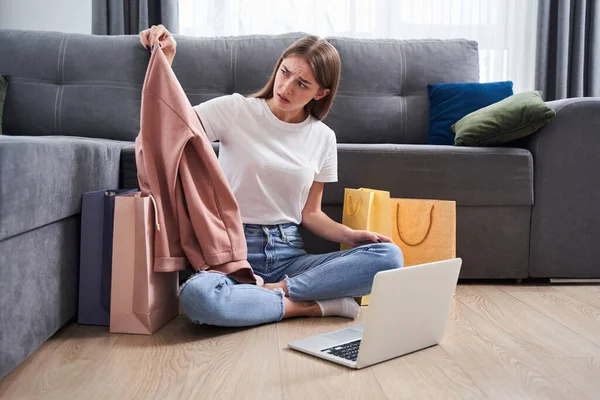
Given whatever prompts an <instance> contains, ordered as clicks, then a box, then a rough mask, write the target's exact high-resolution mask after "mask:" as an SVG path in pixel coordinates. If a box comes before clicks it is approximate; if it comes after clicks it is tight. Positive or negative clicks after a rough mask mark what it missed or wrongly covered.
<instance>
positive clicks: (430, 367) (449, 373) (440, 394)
mask: <svg viewBox="0 0 600 400" xmlns="http://www.w3.org/2000/svg"><path fill="white" fill-rule="evenodd" d="M372 368H373V373H374V374H375V376H376V377H377V380H378V381H379V383H380V385H381V388H382V389H383V391H384V393H385V394H386V396H387V398H388V399H407V400H409V399H410V400H413V399H414V400H418V399H448V400H451V399H457V400H468V399H474V400H483V399H486V398H487V397H486V396H485V395H484V394H483V392H482V391H481V390H480V389H479V388H478V387H477V386H476V385H475V383H474V382H473V381H472V380H471V378H469V377H468V376H467V374H466V373H465V372H464V371H463V370H462V369H461V368H460V367H459V366H458V365H457V364H456V363H455V362H454V361H453V360H452V359H451V358H450V356H449V355H448V354H447V353H446V352H445V351H444V350H443V349H442V348H441V347H440V346H433V347H430V348H428V349H425V350H423V351H419V352H416V353H411V354H408V355H406V356H404V357H399V358H396V359H394V360H391V361H389V362H388V363H382V364H378V365H375V366H373V367H372Z"/></svg>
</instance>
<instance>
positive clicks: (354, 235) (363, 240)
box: [344, 230, 393, 247]
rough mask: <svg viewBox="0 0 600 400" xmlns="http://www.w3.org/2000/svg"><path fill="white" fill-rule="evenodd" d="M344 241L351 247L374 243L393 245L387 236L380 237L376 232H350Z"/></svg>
mask: <svg viewBox="0 0 600 400" xmlns="http://www.w3.org/2000/svg"><path fill="white" fill-rule="evenodd" d="M344 239H345V242H346V244H347V245H349V246H352V247H357V246H362V245H363V244H369V243H376V242H384V243H393V241H392V239H390V238H389V237H387V236H384V235H381V234H379V233H377V232H371V231H361V230H350V232H349V233H348V235H347V236H346V237H345V238H344Z"/></svg>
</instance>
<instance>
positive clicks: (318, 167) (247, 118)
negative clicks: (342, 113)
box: [194, 93, 337, 225]
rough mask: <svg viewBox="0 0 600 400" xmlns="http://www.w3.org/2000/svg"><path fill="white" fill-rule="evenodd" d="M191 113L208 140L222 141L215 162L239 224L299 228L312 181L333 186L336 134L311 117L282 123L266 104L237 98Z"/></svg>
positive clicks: (217, 100) (221, 99)
mask: <svg viewBox="0 0 600 400" xmlns="http://www.w3.org/2000/svg"><path fill="white" fill-rule="evenodd" d="M194 109H195V110H196V112H197V113H198V115H199V116H200V119H201V120H202V124H203V125H204V128H205V130H206V134H207V136H208V138H209V140H210V141H215V140H220V142H221V143H220V148H219V162H220V164H221V167H222V168H223V171H224V172H225V176H226V177H227V180H228V182H229V185H230V187H231V189H232V190H233V194H234V196H235V199H236V200H237V202H238V205H239V207H240V213H241V216H242V222H243V223H245V224H263V225H274V224H283V223H288V222H293V223H295V224H300V223H301V222H302V210H303V209H304V205H305V204H306V199H307V198H308V192H309V190H310V187H311V185H312V183H313V181H319V182H336V181H337V147H336V138H335V133H334V132H333V131H332V130H331V129H330V128H329V127H328V126H327V125H325V124H324V123H323V122H321V121H319V120H318V119H316V118H314V117H313V116H312V115H310V116H308V118H306V119H305V120H304V121H303V122H300V123H297V124H292V123H287V122H283V121H281V120H280V119H279V118H277V117H276V116H275V114H273V112H272V111H271V109H270V108H269V106H268V105H267V102H266V101H265V100H264V99H257V98H246V97H244V96H242V95H241V94H238V93H235V94H233V95H229V96H222V97H217V98H215V99H211V100H209V101H206V102H204V103H202V104H199V105H197V106H195V107H194Z"/></svg>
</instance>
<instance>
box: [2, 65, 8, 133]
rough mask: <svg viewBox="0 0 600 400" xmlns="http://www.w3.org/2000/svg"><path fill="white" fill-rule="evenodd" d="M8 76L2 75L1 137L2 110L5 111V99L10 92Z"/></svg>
mask: <svg viewBox="0 0 600 400" xmlns="http://www.w3.org/2000/svg"><path fill="white" fill-rule="evenodd" d="M8 79H9V78H8V75H0V135H2V110H4V99H5V98H6V91H7V90H8Z"/></svg>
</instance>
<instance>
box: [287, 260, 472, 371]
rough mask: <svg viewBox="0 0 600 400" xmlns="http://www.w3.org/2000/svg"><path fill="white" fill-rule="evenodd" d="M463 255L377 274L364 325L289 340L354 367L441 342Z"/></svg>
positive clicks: (316, 353) (371, 363) (307, 351)
mask: <svg viewBox="0 0 600 400" xmlns="http://www.w3.org/2000/svg"><path fill="white" fill-rule="evenodd" d="M461 265H462V259H460V258H454V259H450V260H444V261H437V262H433V263H428V264H421V265H415V266H412V267H407V268H401V269H396V270H389V271H381V272H378V273H377V274H376V275H375V279H374V281H373V287H372V290H371V296H370V299H369V316H368V318H367V321H366V323H365V324H364V325H356V326H354V327H350V328H346V329H341V330H338V331H334V332H331V333H326V334H323V335H317V336H311V337H309V338H306V339H302V340H298V341H295V342H292V343H289V344H288V346H289V347H291V348H292V349H295V350H299V351H302V352H304V353H308V354H311V355H314V356H317V357H320V358H324V359H326V360H329V361H333V362H336V363H338V364H342V365H345V366H347V367H350V368H357V369H358V368H364V367H368V366H370V365H373V364H377V363H379V362H382V361H387V360H390V359H392V358H396V357H399V356H402V355H405V354H408V353H412V352H414V351H417V350H421V349H424V348H426V347H430V346H434V345H436V344H438V343H439V342H440V341H441V340H442V338H443V337H444V332H445V331H446V324H447V322H448V316H449V315H450V308H451V306H452V298H453V297H454V290H455V288H456V283H457V281H458V274H459V272H460V267H461Z"/></svg>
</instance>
